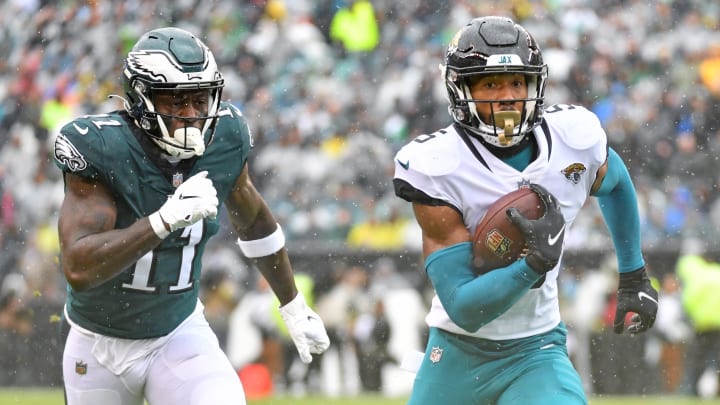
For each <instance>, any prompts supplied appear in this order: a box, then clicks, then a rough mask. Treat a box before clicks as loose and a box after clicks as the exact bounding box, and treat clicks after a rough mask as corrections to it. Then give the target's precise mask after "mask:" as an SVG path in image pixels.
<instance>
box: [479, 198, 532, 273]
mask: <svg viewBox="0 0 720 405" xmlns="http://www.w3.org/2000/svg"><path fill="white" fill-rule="evenodd" d="M511 207H515V208H517V209H518V210H519V211H520V213H521V214H523V215H524V216H525V217H527V218H529V219H538V218H540V217H541V216H542V215H543V214H544V213H545V206H544V205H543V202H542V200H541V199H540V197H539V196H538V195H537V193H535V192H534V191H533V190H532V189H530V188H528V187H522V188H519V189H517V190H515V191H512V192H510V193H508V194H505V195H504V196H502V197H500V198H499V199H498V200H497V201H495V202H494V203H493V204H492V205H491V206H490V207H489V208H488V210H487V212H486V213H485V216H484V217H483V218H482V220H480V223H479V224H478V226H477V227H476V228H475V235H474V237H473V268H474V271H475V272H476V273H477V274H484V273H487V272H488V271H490V270H494V269H497V268H500V267H505V266H507V265H509V264H510V263H512V262H514V261H515V260H517V259H519V258H520V255H521V254H522V253H523V251H524V250H525V237H524V236H523V234H522V232H520V229H518V227H516V226H515V225H514V224H513V223H512V222H510V219H508V217H507V215H506V214H505V211H507V209H508V208H511Z"/></svg>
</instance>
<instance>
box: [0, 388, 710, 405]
mask: <svg viewBox="0 0 720 405" xmlns="http://www.w3.org/2000/svg"><path fill="white" fill-rule="evenodd" d="M405 400H406V399H405V398H383V397H377V396H361V397H352V398H321V397H306V398H294V397H293V398H271V399H264V400H254V401H249V402H248V405H319V404H322V405H326V404H327V405H405ZM16 404H17V405H64V402H63V396H62V391H61V390H57V389H39V388H38V389H0V405H16ZM590 404H592V405H671V404H672V405H720V399H716V400H701V399H694V398H684V397H672V396H669V397H667V396H666V397H661V396H657V397H592V398H591V399H590Z"/></svg>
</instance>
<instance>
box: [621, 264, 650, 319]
mask: <svg viewBox="0 0 720 405" xmlns="http://www.w3.org/2000/svg"><path fill="white" fill-rule="evenodd" d="M657 309H658V293H657V291H655V289H654V288H653V286H652V285H651V284H650V279H649V278H648V275H647V272H646V271H645V267H641V268H640V269H638V270H635V271H631V272H629V273H620V283H619V284H618V293H617V308H616V309H615V322H614V330H615V333H623V329H625V316H626V315H627V313H628V312H634V313H635V315H633V316H632V318H631V319H630V320H631V321H632V324H631V325H630V326H628V328H627V331H628V332H629V333H638V332H644V331H646V330H648V329H650V328H651V327H652V326H653V324H654V323H655V316H656V315H657Z"/></svg>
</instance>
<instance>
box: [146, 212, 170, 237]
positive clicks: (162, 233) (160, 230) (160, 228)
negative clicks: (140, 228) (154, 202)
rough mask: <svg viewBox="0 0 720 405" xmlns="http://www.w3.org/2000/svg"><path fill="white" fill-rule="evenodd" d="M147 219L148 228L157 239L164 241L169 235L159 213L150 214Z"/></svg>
mask: <svg viewBox="0 0 720 405" xmlns="http://www.w3.org/2000/svg"><path fill="white" fill-rule="evenodd" d="M148 219H149V220H150V226H151V227H152V229H153V231H155V235H157V237H158V238H160V239H165V238H167V236H168V235H170V231H168V230H167V228H166V227H165V222H164V221H163V219H162V217H161V216H160V213H159V212H157V211H156V212H154V213H152V214H150V216H149V217H148Z"/></svg>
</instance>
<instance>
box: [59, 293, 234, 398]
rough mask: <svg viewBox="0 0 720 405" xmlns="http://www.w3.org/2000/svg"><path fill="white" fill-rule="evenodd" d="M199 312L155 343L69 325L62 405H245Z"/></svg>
mask: <svg viewBox="0 0 720 405" xmlns="http://www.w3.org/2000/svg"><path fill="white" fill-rule="evenodd" d="M198 307H199V308H198V309H199V311H198V310H196V311H195V313H193V314H192V315H191V316H190V317H189V318H188V319H187V320H185V321H184V322H183V324H182V325H180V326H179V327H178V328H177V329H175V330H174V331H173V332H172V333H170V334H169V335H167V336H163V337H161V338H157V339H143V340H128V339H117V338H109V337H106V336H101V335H98V334H94V333H91V332H88V331H86V330H83V329H82V328H79V327H77V326H76V325H73V326H72V327H71V329H70V333H69V335H68V338H67V341H66V343H65V351H64V354H63V379H64V382H65V393H66V396H67V405H97V404H103V405H143V404H144V400H147V402H148V403H149V404H150V405H246V402H245V394H244V393H243V388H242V384H241V383H240V378H239V377H238V374H237V373H236V372H235V370H234V369H233V367H232V366H231V364H230V362H229V360H228V359H227V357H226V356H225V353H223V351H222V350H221V349H220V346H219V344H218V340H217V337H216V336H215V333H214V332H213V331H212V330H211V329H210V326H209V325H208V323H207V321H206V320H205V317H204V315H203V314H202V305H198Z"/></svg>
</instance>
